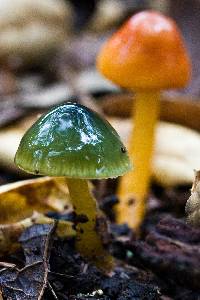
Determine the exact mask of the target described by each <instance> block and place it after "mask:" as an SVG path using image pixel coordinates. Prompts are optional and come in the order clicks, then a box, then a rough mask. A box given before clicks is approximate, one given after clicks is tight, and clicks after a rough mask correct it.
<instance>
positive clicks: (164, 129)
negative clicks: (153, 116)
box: [110, 118, 200, 186]
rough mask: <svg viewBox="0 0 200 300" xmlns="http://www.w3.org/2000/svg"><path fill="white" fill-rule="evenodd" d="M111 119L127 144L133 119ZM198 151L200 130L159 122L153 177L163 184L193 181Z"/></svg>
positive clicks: (197, 162) (199, 156)
mask: <svg viewBox="0 0 200 300" xmlns="http://www.w3.org/2000/svg"><path fill="white" fill-rule="evenodd" d="M110 122H111V124H112V125H113V126H114V127H115V129H116V130H117V131H118V133H119V134H120V136H121V138H122V140H123V141H124V143H125V144H127V141H128V137H129V135H130V131H131V126H132V125H131V122H130V120H129V119H126V120H124V119H116V118H113V119H110ZM144 126H145V124H144ZM144 142H145V141H144ZM141 146H142V145H141ZM199 153H200V134H199V133H197V132H196V131H194V130H192V129H189V128H186V127H183V126H180V125H176V124H172V123H165V122H160V123H159V125H158V127H157V131H156V145H155V155H154V160H153V177H154V179H155V180H156V181H157V182H158V183H159V184H161V185H163V186H175V185H179V184H180V185H181V184H191V182H192V181H193V170H194V169H195V168H197V167H198V166H200V155H199Z"/></svg>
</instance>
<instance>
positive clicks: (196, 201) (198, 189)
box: [185, 171, 200, 227]
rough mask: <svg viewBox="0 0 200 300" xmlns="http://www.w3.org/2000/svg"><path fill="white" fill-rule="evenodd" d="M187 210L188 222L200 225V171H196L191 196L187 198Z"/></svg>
mask: <svg viewBox="0 0 200 300" xmlns="http://www.w3.org/2000/svg"><path fill="white" fill-rule="evenodd" d="M185 211H186V214H187V222H188V223H189V224H191V225H194V226H197V227H200V171H195V179H194V183H193V186H192V190H191V196H190V198H189V199H188V200H187V203H186V207H185Z"/></svg>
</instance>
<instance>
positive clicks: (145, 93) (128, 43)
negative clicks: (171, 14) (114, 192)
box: [97, 11, 191, 229]
mask: <svg viewBox="0 0 200 300" xmlns="http://www.w3.org/2000/svg"><path fill="white" fill-rule="evenodd" d="M97 67H98V69H99V70H100V71H101V72H102V74H104V75H105V76H106V77H107V78H108V79H110V80H111V81H113V82H114V83H116V84H118V85H120V86H121V87H123V88H128V89H130V90H134V91H135V92H136V96H135V115H134V124H135V126H134V131H132V134H131V137H130V142H129V153H130V156H131V159H132V160H133V165H134V170H133V171H131V172H129V173H127V174H126V175H125V176H124V177H123V178H122V180H121V182H120V185H119V190H118V195H119V198H120V204H119V206H118V210H117V211H118V222H119V223H125V222H127V223H128V225H129V226H130V227H131V228H133V229H137V228H139V226H140V224H141V222H142V221H143V217H144V215H145V210H146V205H145V199H146V197H147V193H148V188H149V183H150V176H151V159H152V152H153V148H154V133H155V126H156V122H157V119H158V115H159V103H160V92H161V90H162V89H167V88H175V87H176V88H181V87H184V86H185V85H186V84H187V82H188V80H189V78H190V72H191V71H190V62H189V58H188V56H187V53H186V49H185V46H184V43H183V40H182V38H181V35H180V32H179V30H178V29H177V26H176V24H175V23H174V21H172V20H171V19H170V18H168V17H165V16H163V15H162V14H160V13H158V12H154V11H145V12H140V13H138V14H136V15H134V16H133V17H131V18H130V20H128V21H127V23H125V25H123V26H122V28H120V29H119V31H117V32H116V33H115V34H114V35H113V37H111V39H110V40H108V41H107V42H106V43H105V45H104V46H103V48H102V50H101V51H100V54H99V56H98V58H97Z"/></svg>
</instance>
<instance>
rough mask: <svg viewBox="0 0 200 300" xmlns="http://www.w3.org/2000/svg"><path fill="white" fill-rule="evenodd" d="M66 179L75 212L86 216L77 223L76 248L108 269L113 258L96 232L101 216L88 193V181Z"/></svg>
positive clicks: (111, 264)
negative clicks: (82, 221) (81, 221)
mask: <svg viewBox="0 0 200 300" xmlns="http://www.w3.org/2000/svg"><path fill="white" fill-rule="evenodd" d="M66 180H67V185H68V188H69V194H70V198H71V202H72V204H73V207H74V211H75V213H76V214H77V215H84V216H86V217H87V218H88V221H87V222H85V223H78V224H77V227H76V230H77V236H76V249H77V251H78V252H79V253H80V254H81V255H82V256H84V257H86V258H88V259H89V260H90V261H92V262H93V263H95V265H96V266H97V267H98V268H100V269H102V270H104V271H110V270H112V268H113V258H112V256H111V255H109V253H108V252H107V251H106V249H104V247H103V244H102V240H101V236H100V234H99V233H98V232H97V226H96V224H97V219H98V218H99V217H101V213H100V211H99V210H98V208H97V203H96V200H95V199H94V197H93V196H92V195H91V193H90V190H89V187H88V182H87V180H83V179H72V178H71V179H69V178H67V179H66Z"/></svg>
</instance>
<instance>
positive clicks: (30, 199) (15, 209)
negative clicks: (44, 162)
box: [0, 177, 70, 224]
mask: <svg viewBox="0 0 200 300" xmlns="http://www.w3.org/2000/svg"><path fill="white" fill-rule="evenodd" d="M66 206H70V201H69V193H68V188H67V186H66V184H65V182H64V179H62V178H60V179H55V178H50V177H42V178H37V179H30V180H24V181H19V182H15V183H11V184H6V185H3V186H0V224H10V223H14V222H17V221H20V220H22V219H24V218H27V217H30V216H31V215H32V214H33V211H38V212H47V211H51V210H52V211H63V210H64V208H65V207H66Z"/></svg>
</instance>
